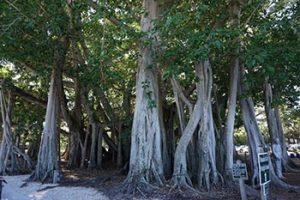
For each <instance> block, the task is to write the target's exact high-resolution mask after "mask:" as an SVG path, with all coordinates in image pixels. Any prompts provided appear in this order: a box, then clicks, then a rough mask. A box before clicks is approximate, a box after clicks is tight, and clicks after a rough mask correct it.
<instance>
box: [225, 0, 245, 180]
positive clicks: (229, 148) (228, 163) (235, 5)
mask: <svg viewBox="0 0 300 200" xmlns="http://www.w3.org/2000/svg"><path fill="white" fill-rule="evenodd" d="M240 12H241V7H240V4H239V2H236V1H233V2H232V3H231V6H230V11H229V14H230V18H231V24H232V26H233V28H239V26H240ZM233 45H236V46H237V47H236V48H235V50H234V57H233V59H232V66H231V72H230V88H229V97H228V102H227V109H228V111H227V118H226V124H225V132H224V134H225V141H224V142H225V178H226V179H227V180H232V166H233V151H234V144H233V131H234V119H235V113H236V98H237V85H238V80H239V53H240V37H239V36H237V37H236V38H235V40H234V42H233Z"/></svg>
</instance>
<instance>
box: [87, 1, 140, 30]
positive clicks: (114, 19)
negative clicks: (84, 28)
mask: <svg viewBox="0 0 300 200" xmlns="http://www.w3.org/2000/svg"><path fill="white" fill-rule="evenodd" d="M88 4H89V5H90V6H91V7H92V8H93V9H95V10H97V9H98V4H97V3H96V2H94V1H93V0H88ZM104 8H105V9H106V10H108V8H107V7H106V6H104ZM106 19H108V20H109V21H110V22H111V23H112V24H114V25H116V26H123V27H124V28H126V29H127V30H129V31H134V29H133V28H131V27H129V26H128V25H127V24H124V23H123V22H121V21H120V20H119V19H117V18H116V17H115V16H111V15H110V16H107V17H106Z"/></svg>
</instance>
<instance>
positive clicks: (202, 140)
mask: <svg viewBox="0 0 300 200" xmlns="http://www.w3.org/2000/svg"><path fill="white" fill-rule="evenodd" d="M195 68H196V73H197V76H198V78H199V82H198V83H197V101H196V103H195V105H194V109H193V112H192V114H191V116H190V119H189V121H188V123H187V126H186V128H185V129H184V131H183V134H182V136H181V138H180V140H179V142H178V145H177V148H176V151H175V159H174V172H173V179H172V181H173V183H174V187H175V188H176V187H185V188H189V189H192V182H191V179H190V177H189V175H188V168H187V148H188V145H189V143H190V141H191V139H192V136H193V134H194V133H195V131H196V129H197V127H198V126H199V125H200V129H199V133H200V134H199V135H198V137H197V138H198V145H197V146H198V147H199V148H200V149H199V152H198V154H199V162H200V163H199V169H198V184H199V186H200V187H202V186H205V187H207V188H209V187H210V184H211V183H216V182H217V176H218V174H217V170H216V161H215V135H214V127H213V119H212V110H211V87H212V72H211V66H210V63H209V61H208V60H205V61H202V62H199V63H196V65H195ZM192 190H194V189H192Z"/></svg>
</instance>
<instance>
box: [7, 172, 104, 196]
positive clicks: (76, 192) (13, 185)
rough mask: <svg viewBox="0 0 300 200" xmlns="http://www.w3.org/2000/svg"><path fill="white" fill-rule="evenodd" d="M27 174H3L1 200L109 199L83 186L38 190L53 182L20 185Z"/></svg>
mask: <svg viewBox="0 0 300 200" xmlns="http://www.w3.org/2000/svg"><path fill="white" fill-rule="evenodd" d="M27 177H28V176H27V175H22V176H5V177H4V178H5V180H6V181H7V182H8V184H5V186H4V188H3V192H2V200H79V199H83V200H109V198H107V197H105V196H104V195H103V194H102V193H100V192H98V191H96V190H95V189H92V188H85V187H55V188H51V189H47V190H42V191H39V190H41V189H43V188H46V187H49V186H50V187H51V186H55V185H54V184H43V185H42V184H40V183H35V182H33V183H28V184H27V185H26V186H25V187H22V188H21V187H20V186H21V185H22V184H23V183H24V182H23V180H25V179H26V178H27Z"/></svg>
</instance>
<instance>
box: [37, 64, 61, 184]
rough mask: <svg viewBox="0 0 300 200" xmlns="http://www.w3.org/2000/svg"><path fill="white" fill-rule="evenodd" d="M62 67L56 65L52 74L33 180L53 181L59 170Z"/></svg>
mask: <svg viewBox="0 0 300 200" xmlns="http://www.w3.org/2000/svg"><path fill="white" fill-rule="evenodd" d="M61 76H62V74H61V69H60V67H56V68H55V69H54V70H53V73H52V76H51V83H50V89H49V94H48V103H47V111H46V117H45V125H44V129H43V133H42V138H41V143H40V149H39V154H38V161H37V165H36V169H35V171H34V173H33V175H32V178H33V180H39V181H42V182H44V181H45V180H46V179H47V178H50V179H51V180H52V181H53V173H54V171H55V170H59V163H58V155H57V147H58V146H57V120H58V119H57V118H58V109H59V91H58V88H60V84H61V78H62V77H61Z"/></svg>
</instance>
